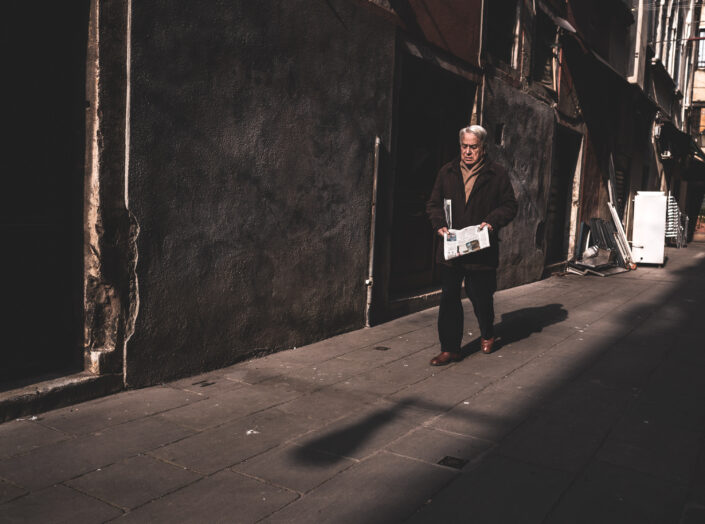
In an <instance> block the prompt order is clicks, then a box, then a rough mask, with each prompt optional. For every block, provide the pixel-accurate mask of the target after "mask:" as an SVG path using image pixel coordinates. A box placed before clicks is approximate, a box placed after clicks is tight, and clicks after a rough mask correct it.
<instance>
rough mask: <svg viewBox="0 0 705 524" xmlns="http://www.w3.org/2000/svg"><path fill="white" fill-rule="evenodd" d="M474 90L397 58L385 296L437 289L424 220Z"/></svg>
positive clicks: (432, 243) (431, 240)
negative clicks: (387, 283)
mask: <svg viewBox="0 0 705 524" xmlns="http://www.w3.org/2000/svg"><path fill="white" fill-rule="evenodd" d="M475 89H476V85H475V84H474V83H473V82H470V81H469V80H467V79H465V78H463V77H461V76H458V75H455V74H453V73H451V72H449V71H446V70H445V69H442V68H441V67H439V66H437V65H434V64H432V63H430V62H427V61H425V60H422V59H420V58H416V57H414V56H411V55H408V54H403V55H402V64H401V82H400V88H399V95H398V106H397V118H396V153H395V158H394V165H395V180H394V196H393V198H394V203H393V206H394V207H393V217H392V231H391V263H390V277H389V291H390V294H391V295H392V296H395V295H396V296H398V297H399V296H404V295H410V294H415V293H418V292H423V291H425V290H428V289H430V288H432V287H434V286H436V285H438V284H439V276H438V268H437V267H436V263H435V247H436V244H437V243H438V241H439V238H438V237H437V235H434V233H433V231H432V229H431V223H430V222H429V220H428V217H427V216H426V202H427V200H428V198H429V197H430V195H431V190H432V189H433V183H434V182H435V179H436V174H437V173H438V170H439V169H440V168H441V167H442V166H443V165H444V164H445V163H447V162H449V161H450V160H452V159H453V158H454V157H455V156H457V155H458V131H460V129H461V128H463V127H465V126H467V125H468V123H469V121H470V116H471V114H472V105H473V101H474V98H475Z"/></svg>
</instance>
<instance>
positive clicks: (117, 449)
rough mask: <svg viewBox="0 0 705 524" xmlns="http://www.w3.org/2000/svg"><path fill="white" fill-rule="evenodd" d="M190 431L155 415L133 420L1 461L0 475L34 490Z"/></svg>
mask: <svg viewBox="0 0 705 524" xmlns="http://www.w3.org/2000/svg"><path fill="white" fill-rule="evenodd" d="M189 434H191V431H189V430H187V429H184V428H181V427H179V426H176V425H175V424H172V423H170V422H167V421H162V420H159V419H157V418H153V417H150V418H144V419H140V420H135V421H132V422H127V423H125V424H122V425H120V426H116V427H114V428H108V429H106V430H104V431H102V432H99V433H95V434H91V435H82V436H80V437H76V438H72V439H68V440H62V441H59V442H56V443H53V444H49V445H46V446H42V447H40V448H36V449H34V450H32V451H30V452H29V453H26V454H24V455H17V456H14V457H11V458H9V459H6V460H3V461H0V477H1V478H3V479H6V480H9V481H11V482H13V483H15V484H16V485H18V486H23V487H25V488H27V489H30V490H37V489H40V488H44V487H47V486H51V485H53V484H56V483H58V482H63V481H66V480H70V479H72V478H74V477H76V476H79V475H82V474H84V473H88V472H89V471H95V470H96V469H98V468H101V467H104V466H107V465H110V464H112V463H114V462H116V461H118V460H121V459H123V458H126V457H129V456H131V455H135V454H137V453H139V452H141V451H145V450H150V449H155V448H158V447H160V446H163V445H164V444H168V443H169V442H173V441H176V440H179V439H182V438H184V437H186V436H188V435H189Z"/></svg>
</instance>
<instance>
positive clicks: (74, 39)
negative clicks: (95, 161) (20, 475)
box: [0, 0, 90, 389]
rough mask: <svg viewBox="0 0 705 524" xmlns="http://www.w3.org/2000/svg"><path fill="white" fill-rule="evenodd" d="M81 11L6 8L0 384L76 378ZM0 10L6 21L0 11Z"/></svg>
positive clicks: (27, 5) (84, 11) (54, 6)
mask: <svg viewBox="0 0 705 524" xmlns="http://www.w3.org/2000/svg"><path fill="white" fill-rule="evenodd" d="M89 9H90V3H89V1H88V0H80V1H73V2H47V3H42V4H41V7H38V6H37V4H35V3H33V2H12V3H11V4H9V5H8V6H7V7H6V8H5V11H6V12H5V13H4V17H3V18H4V20H5V23H4V28H3V34H4V35H5V38H6V39H7V40H6V42H5V45H4V46H3V48H4V70H5V86H6V89H8V90H9V92H8V93H7V95H6V105H5V117H4V118H3V125H4V131H5V133H4V135H5V136H6V137H9V139H7V142H6V148H5V151H6V154H5V157H4V159H3V160H4V163H5V166H4V171H5V176H4V177H3V182H4V187H3V190H2V191H1V192H0V194H2V195H3V197H4V198H3V199H2V203H1V205H0V234H1V235H2V238H3V246H4V249H3V256H2V266H1V267H2V268H3V275H4V283H3V289H2V295H1V296H2V306H3V311H5V312H7V313H4V319H3V323H2V324H3V341H2V345H3V350H2V353H1V354H0V355H1V356H0V383H2V384H3V388H5V389H6V388H7V387H13V385H14V384H15V383H16V381H22V380H25V379H28V378H31V377H38V376H39V375H40V374H44V373H56V372H62V373H63V372H71V371H73V370H79V369H82V347H81V346H82V343H81V342H82V337H81V332H82V313H81V312H82V282H83V268H82V260H83V256H82V250H83V242H82V238H83V237H82V230H83V217H82V214H83V211H82V210H83V174H84V162H85V159H84V155H85V140H86V137H85V104H86V101H85V100H86V96H85V84H86V50H87V41H88V23H89ZM7 11H9V12H7Z"/></svg>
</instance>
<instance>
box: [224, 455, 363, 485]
mask: <svg viewBox="0 0 705 524" xmlns="http://www.w3.org/2000/svg"><path fill="white" fill-rule="evenodd" d="M356 463H357V461H355V460H352V459H347V458H342V457H339V456H335V455H331V454H329V453H324V452H321V451H316V450H314V449H309V450H306V451H305V452H303V448H302V447H301V446H299V445H295V444H289V445H284V446H281V447H278V448H276V449H273V450H271V451H268V452H266V453H263V454H261V455H258V456H257V457H254V458H252V459H249V460H246V461H244V462H242V463H240V464H238V465H237V466H234V467H233V468H232V469H233V470H234V471H237V472H240V473H244V474H246V475H248V476H252V477H255V478H259V479H262V480H265V481H267V482H270V483H272V484H274V485H277V486H281V487H284V488H287V489H289V490H291V491H296V492H298V493H306V492H308V491H311V490H312V489H314V488H316V487H318V486H320V485H321V484H323V483H324V482H325V481H327V480H329V479H330V478H332V477H334V476H336V475H337V474H338V473H340V472H341V471H344V470H346V469H347V468H349V467H350V466H352V465H354V464H356Z"/></svg>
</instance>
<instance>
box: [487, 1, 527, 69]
mask: <svg viewBox="0 0 705 524" xmlns="http://www.w3.org/2000/svg"><path fill="white" fill-rule="evenodd" d="M519 9H520V5H519V4H518V2H517V0H492V1H491V2H485V17H486V19H487V22H486V24H485V49H486V51H487V56H488V57H489V58H490V59H491V60H493V61H497V62H504V63H505V64H509V65H510V66H512V67H513V68H517V62H518V60H517V58H518V52H517V49H516V47H517V45H516V44H517V42H516V40H517V39H518V37H517V34H518V30H519V28H518V18H519V17H518V12H519Z"/></svg>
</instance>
